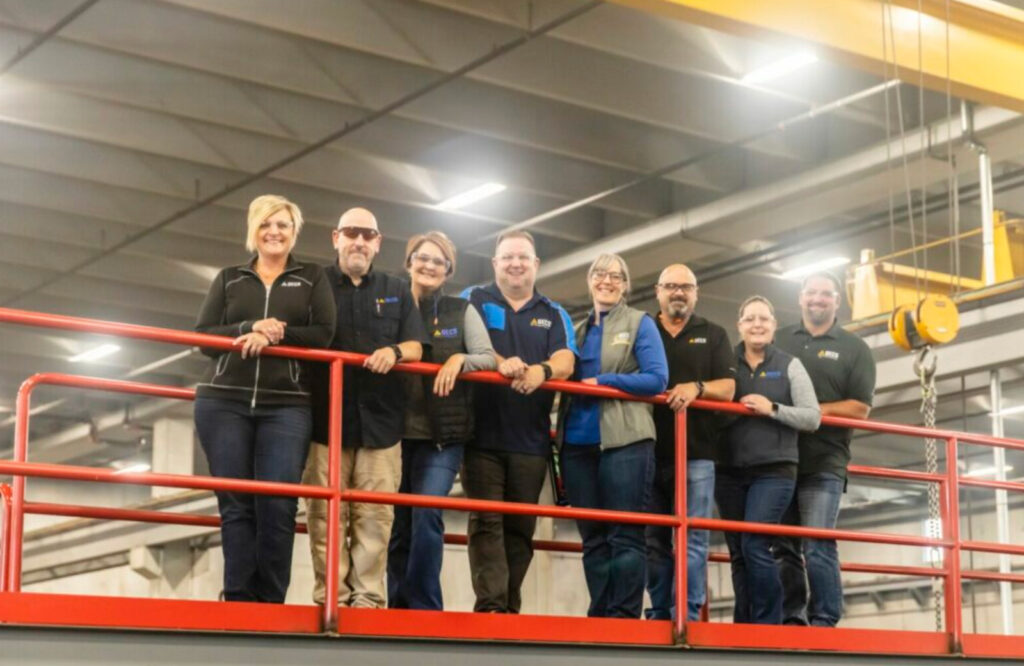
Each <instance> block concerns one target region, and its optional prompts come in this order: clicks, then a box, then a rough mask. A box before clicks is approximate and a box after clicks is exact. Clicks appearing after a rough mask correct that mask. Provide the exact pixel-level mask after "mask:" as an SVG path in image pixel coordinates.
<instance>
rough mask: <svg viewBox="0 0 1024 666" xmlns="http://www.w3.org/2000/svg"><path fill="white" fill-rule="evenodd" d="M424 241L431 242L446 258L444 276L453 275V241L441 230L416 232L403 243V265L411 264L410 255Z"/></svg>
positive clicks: (409, 265) (407, 266) (408, 265)
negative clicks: (423, 232)
mask: <svg viewBox="0 0 1024 666" xmlns="http://www.w3.org/2000/svg"><path fill="white" fill-rule="evenodd" d="M424 243H433V244H434V245H436V246H437V247H438V249H440V250H441V254H442V255H443V256H444V258H445V259H447V260H448V272H447V273H445V276H446V277H451V276H452V275H455V243H453V242H452V240H451V239H450V238H448V236H446V235H445V234H444V232H441V231H428V232H427V233H425V234H416V235H415V236H413V237H412V238H410V239H409V242H408V243H406V244H405V267H406V268H409V267H411V266H412V255H413V253H414V252H416V250H418V249H420V246H421V245H423V244H424Z"/></svg>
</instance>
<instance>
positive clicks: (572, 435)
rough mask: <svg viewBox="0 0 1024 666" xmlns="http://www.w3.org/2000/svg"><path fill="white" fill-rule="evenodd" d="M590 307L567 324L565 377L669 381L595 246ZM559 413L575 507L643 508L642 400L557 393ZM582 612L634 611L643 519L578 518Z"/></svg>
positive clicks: (621, 277) (625, 286)
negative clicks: (585, 598)
mask: <svg viewBox="0 0 1024 666" xmlns="http://www.w3.org/2000/svg"><path fill="white" fill-rule="evenodd" d="M587 286H588V287H589V288H590V296H591V298H592V299H593V303H594V309H593V310H591V311H590V313H589V314H588V315H587V318H586V319H584V320H583V321H581V322H579V324H577V325H576V345H577V348H578V349H579V350H580V359H579V362H578V363H577V364H576V374H575V376H574V379H577V380H580V381H582V382H583V383H584V384H595V385H600V386H609V387H611V388H616V389H619V390H622V391H626V392H627V393H633V394H635V395H643V396H650V395H657V394H659V393H661V392H662V391H664V390H665V386H666V385H667V384H668V361H667V360H666V359H665V346H664V344H663V343H662V341H661V335H660V334H659V333H658V328H657V326H656V325H655V323H654V320H653V319H651V317H650V315H648V314H647V313H645V312H642V311H640V310H637V309H635V308H631V307H629V306H628V305H626V294H628V293H629V268H627V267H626V262H625V261H623V260H622V257H620V256H618V255H616V254H602V255H601V256H600V257H598V258H597V259H596V260H594V263H593V264H591V266H590V270H589V271H587ZM561 402H562V404H561V407H560V409H559V418H558V435H559V437H558V441H559V443H560V444H561V456H560V460H561V463H562V474H563V478H564V480H565V491H566V494H567V495H568V496H569V502H570V503H571V504H572V505H573V506H575V507H580V508H593V509H613V510H617V511H646V510H647V505H648V504H649V502H650V496H651V484H652V483H653V481H654V436H655V428H654V416H653V409H652V406H651V404H650V403H646V402H636V401H631V400H602V399H600V398H587V397H585V396H581V395H571V394H568V393H563V394H562V398H561ZM577 525H578V526H579V530H580V536H581V537H582V538H583V573H584V575H585V576H586V579H587V589H588V591H589V592H590V608H589V609H588V610H587V615H589V616H591V617H634V618H638V617H640V611H641V610H642V609H643V600H644V578H645V572H646V565H647V557H646V544H645V543H644V526H643V525H622V524H617V523H605V522H597V521H587V520H581V521H577Z"/></svg>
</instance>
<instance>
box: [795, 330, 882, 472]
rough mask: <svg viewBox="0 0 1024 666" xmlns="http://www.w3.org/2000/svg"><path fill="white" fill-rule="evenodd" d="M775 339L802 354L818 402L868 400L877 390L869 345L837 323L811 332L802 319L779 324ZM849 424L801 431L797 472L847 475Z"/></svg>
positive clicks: (801, 360) (868, 401) (868, 403)
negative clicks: (797, 322) (845, 426)
mask: <svg viewBox="0 0 1024 666" xmlns="http://www.w3.org/2000/svg"><path fill="white" fill-rule="evenodd" d="M775 344H776V345H777V346H778V347H779V348H780V349H782V350H784V351H787V352H789V353H790V354H792V355H793V356H796V357H797V358H799V359H800V362H801V363H803V364H804V367H805V368H807V374H809V375H810V376H811V382H812V383H813V384H814V393H815V394H816V395H817V396H818V402H819V403H825V402H837V401H839V400H857V401H859V402H863V403H864V404H866V405H870V404H871V401H872V399H873V397H874V393H875V360H874V359H873V358H872V357H871V349H869V348H868V346H867V344H866V343H865V342H864V341H863V340H861V339H860V338H859V337H857V336H856V335H854V334H852V333H850V332H848V331H846V330H845V329H844V328H843V327H841V326H839V325H838V324H836V323H833V324H832V328H830V329H829V330H828V331H827V332H825V333H823V334H821V335H819V336H817V337H815V336H812V335H811V334H810V333H809V332H808V331H807V329H805V328H804V326H803V324H802V323H800V324H795V325H793V326H787V327H786V328H783V329H780V330H779V331H778V332H777V333H776V334H775ZM851 435H852V433H851V431H850V429H849V428H837V427H835V426H822V427H821V428H819V429H818V430H817V432H810V433H807V432H802V433H800V474H818V473H822V472H830V473H832V474H836V475H838V476H840V477H842V478H846V466H847V465H848V464H849V463H850V437H851Z"/></svg>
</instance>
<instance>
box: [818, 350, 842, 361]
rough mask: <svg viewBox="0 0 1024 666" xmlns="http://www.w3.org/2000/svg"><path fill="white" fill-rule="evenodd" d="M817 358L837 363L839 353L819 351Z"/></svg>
mask: <svg viewBox="0 0 1024 666" xmlns="http://www.w3.org/2000/svg"><path fill="white" fill-rule="evenodd" d="M818 358H827V359H829V360H832V361H838V360H839V352H837V351H830V350H828V349H822V350H820V351H819V352H818Z"/></svg>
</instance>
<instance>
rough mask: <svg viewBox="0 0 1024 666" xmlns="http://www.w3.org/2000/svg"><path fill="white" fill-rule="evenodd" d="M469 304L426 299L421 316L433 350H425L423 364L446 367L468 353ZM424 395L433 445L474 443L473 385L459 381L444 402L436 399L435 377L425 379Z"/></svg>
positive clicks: (449, 298) (445, 298)
mask: <svg viewBox="0 0 1024 666" xmlns="http://www.w3.org/2000/svg"><path fill="white" fill-rule="evenodd" d="M467 307H469V301H466V300H464V299H461V298H456V297H454V296H444V295H442V296H440V297H439V298H430V299H423V300H422V301H421V302H420V315H422V317H423V327H424V329H426V331H427V337H428V338H430V346H429V347H427V346H424V348H423V360H424V361H425V362H429V363H439V364H443V363H444V362H445V361H447V360H448V359H449V358H451V356H452V355H453V354H464V353H466V335H465V331H464V330H463V327H464V324H465V320H466V308H467ZM423 391H424V393H425V395H426V397H427V411H428V413H429V416H430V428H431V431H432V432H433V435H434V442H435V443H436V444H440V445H441V446H445V445H448V444H455V443H458V442H468V441H469V440H471V439H473V432H474V423H473V383H472V382H468V381H465V380H459V381H457V382H456V383H455V388H454V389H453V390H452V392H451V393H450V394H449V395H448V396H447V397H445V398H440V397H438V396H436V395H434V376H433V375H424V376H423Z"/></svg>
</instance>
